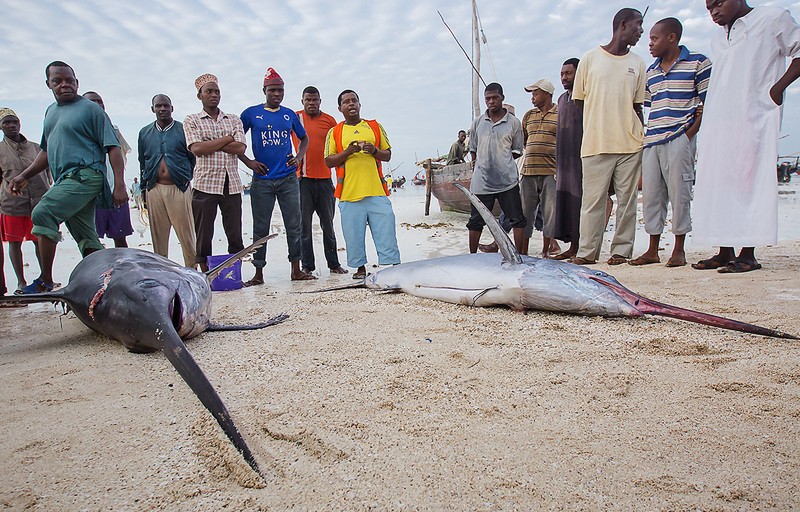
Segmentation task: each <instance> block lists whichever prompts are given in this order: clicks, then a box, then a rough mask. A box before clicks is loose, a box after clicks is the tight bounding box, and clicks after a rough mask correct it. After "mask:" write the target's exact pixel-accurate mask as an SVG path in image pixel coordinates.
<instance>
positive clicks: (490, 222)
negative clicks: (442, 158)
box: [455, 183, 522, 264]
mask: <svg viewBox="0 0 800 512" xmlns="http://www.w3.org/2000/svg"><path fill="white" fill-rule="evenodd" d="M455 186H456V187H458V189H459V190H461V191H462V192H464V194H465V195H466V196H467V197H468V198H469V202H470V203H472V206H474V207H475V209H477V210H478V213H480V214H481V217H483V221H484V222H485V223H486V227H488V228H489V232H490V233H491V234H492V236H493V237H494V241H495V242H497V247H499V248H500V254H502V255H503V261H504V262H506V263H511V264H521V263H522V256H520V255H519V253H518V252H517V249H516V247H514V243H513V242H512V241H511V239H510V238H509V237H508V235H507V234H506V232H505V231H503V228H502V227H500V223H499V222H497V219H495V218H494V215H492V212H490V211H489V209H488V208H486V206H484V204H483V203H482V202H481V200H480V199H478V198H477V197H476V196H475V194H473V193H472V192H470V191H469V190H467V189H466V187H464V186H463V185H461V184H459V183H455Z"/></svg>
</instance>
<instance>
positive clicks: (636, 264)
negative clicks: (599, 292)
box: [609, 256, 661, 267]
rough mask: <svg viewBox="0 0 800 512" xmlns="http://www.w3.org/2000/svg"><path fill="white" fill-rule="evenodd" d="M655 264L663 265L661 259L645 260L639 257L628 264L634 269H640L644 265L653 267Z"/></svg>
mask: <svg viewBox="0 0 800 512" xmlns="http://www.w3.org/2000/svg"><path fill="white" fill-rule="evenodd" d="M653 263H661V258H659V257H655V258H645V257H644V256H639V257H638V258H635V259H632V260H630V261H629V262H628V265H633V266H634V267H640V266H642V265H652V264H653ZM609 265H610V263H609Z"/></svg>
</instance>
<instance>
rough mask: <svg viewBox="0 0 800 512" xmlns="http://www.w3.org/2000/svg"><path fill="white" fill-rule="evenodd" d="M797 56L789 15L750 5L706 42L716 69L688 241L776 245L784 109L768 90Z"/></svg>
mask: <svg viewBox="0 0 800 512" xmlns="http://www.w3.org/2000/svg"><path fill="white" fill-rule="evenodd" d="M798 51H800V26H798V25H797V23H796V22H795V21H794V18H792V15H791V14H790V13H789V11H787V10H785V9H781V8H778V7H755V8H754V9H753V10H752V11H750V12H749V13H748V14H747V15H745V16H742V17H741V18H739V19H737V20H736V21H735V22H734V23H733V26H731V29H730V33H728V31H727V28H726V27H721V28H720V29H719V31H718V32H717V33H715V34H714V36H713V38H712V40H711V60H712V62H713V63H714V64H713V68H712V71H711V81H710V83H709V86H708V96H707V98H706V103H705V106H704V110H703V124H702V128H701V130H700V136H699V140H698V151H697V153H698V161H697V182H696V187H695V196H694V205H693V215H692V217H693V219H694V220H693V224H694V232H693V235H692V237H693V240H694V241H695V242H696V243H699V244H702V245H715V246H721V247H757V246H765V245H772V244H775V243H776V242H777V241H778V186H777V172H776V161H777V157H778V138H779V136H780V127H781V108H780V107H779V106H777V105H776V104H775V103H774V102H773V101H772V99H771V98H770V96H769V90H770V88H771V87H772V86H773V85H775V83H776V82H777V81H778V79H780V77H781V76H782V75H783V73H784V72H785V71H786V57H787V56H792V57H793V56H794V55H795V54H796V53H797V52H798Z"/></svg>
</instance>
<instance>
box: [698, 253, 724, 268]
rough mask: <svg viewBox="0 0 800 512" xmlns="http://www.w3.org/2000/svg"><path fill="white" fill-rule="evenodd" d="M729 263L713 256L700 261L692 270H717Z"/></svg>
mask: <svg viewBox="0 0 800 512" xmlns="http://www.w3.org/2000/svg"><path fill="white" fill-rule="evenodd" d="M727 264H728V262H727V261H726V262H723V261H721V260H720V259H719V258H718V257H716V256H712V257H710V258H708V259H707V260H700V261H698V262H697V263H692V268H693V269H695V270H716V269H718V268H720V267H724V266H725V265H727Z"/></svg>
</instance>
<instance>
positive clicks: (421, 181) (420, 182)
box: [411, 171, 425, 185]
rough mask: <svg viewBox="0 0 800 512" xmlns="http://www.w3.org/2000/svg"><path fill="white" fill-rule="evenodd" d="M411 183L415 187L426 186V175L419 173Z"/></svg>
mask: <svg viewBox="0 0 800 512" xmlns="http://www.w3.org/2000/svg"><path fill="white" fill-rule="evenodd" d="M411 183H413V184H414V185H424V184H425V175H424V174H422V171H419V172H418V173H417V174H415V175H414V177H413V178H411Z"/></svg>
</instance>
